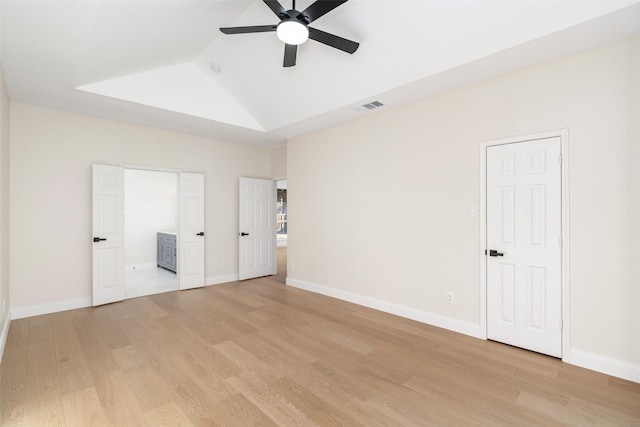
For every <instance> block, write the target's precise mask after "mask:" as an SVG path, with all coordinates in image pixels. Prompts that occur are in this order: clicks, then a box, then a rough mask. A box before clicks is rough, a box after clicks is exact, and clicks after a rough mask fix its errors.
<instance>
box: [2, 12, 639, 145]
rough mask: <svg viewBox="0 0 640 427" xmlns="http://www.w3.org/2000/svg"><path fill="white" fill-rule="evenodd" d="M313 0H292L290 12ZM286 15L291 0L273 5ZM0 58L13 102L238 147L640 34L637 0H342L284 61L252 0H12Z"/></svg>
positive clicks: (270, 20) (271, 18)
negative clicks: (248, 29)
mask: <svg viewBox="0 0 640 427" xmlns="http://www.w3.org/2000/svg"><path fill="white" fill-rule="evenodd" d="M311 3H313V1H312V0H298V2H297V5H296V6H297V8H296V9H298V10H303V9H305V8H306V7H307V6H309V5H310V4H311ZM282 4H283V6H285V8H287V9H289V8H290V7H291V0H282ZM0 12H1V16H0V25H1V26H2V33H1V36H2V51H1V60H2V67H3V70H4V73H5V80H6V83H7V88H8V91H9V96H10V97H11V99H12V100H13V101H17V102H25V103H30V104H36V105H42V106H45V107H52V108H57V109H61V110H66V111H73V112H80V113H85V114H90V115H95V116H99V117H105V118H110V119H115V120H122V121H127V122H132V123H139V124H144V125H149V126H156V127H161V128H166V129H172V130H177V131H182V132H188V133H194V134H199V135H204V136H209V137H213V138H217V139H225V140H229V141H236V142H242V143H253V144H259V145H264V146H274V145H277V144H278V143H280V142H282V141H284V140H285V139H286V138H289V137H292V136H295V135H298V134H301V133H305V132H309V131H313V130H315V129H319V128H322V127H324V126H328V125H332V124H335V123H339V122H342V121H345V120H349V119H352V118H356V117H361V115H362V114H373V112H369V111H368V110H366V109H363V108H358V107H359V106H360V105H362V104H366V103H369V102H371V101H374V100H377V101H380V102H381V103H383V104H384V105H385V107H381V108H388V107H389V106H394V105H400V104H402V103H406V102H409V101H411V100H414V99H417V98H420V97H425V96H429V95H431V94H434V93H438V92H442V91H445V90H449V89H452V88H455V87H459V86H462V85H465V84H469V83H472V82H475V81H479V80H482V79H486V78H490V77H493V76H497V75H500V74H503V73H506V72H509V71H513V70H516V69H519V68H522V67H525V66H529V65H532V64H535V63H539V62H541V61H545V60H548V59H552V58H555V57H559V56H563V55H567V54H570V53H573V52H577V51H580V50H584V49H588V48H591V47H594V46H598V45H602V44H605V43H608V42H611V41H614V40H617V39H621V38H624V37H629V36H633V35H636V34H639V33H640V24H639V23H640V3H638V2H637V1H597V0H596V1H580V0H578V1H557V0H555V1H544V0H543V1H481V0H474V1H428V0H424V1H421V0H410V1H402V0H351V1H348V2H347V3H345V4H343V5H341V6H340V7H338V8H337V9H335V10H333V11H332V12H330V13H328V14H327V15H325V16H323V17H321V18H320V19H318V20H317V21H315V22H314V23H313V25H312V26H314V27H316V28H318V29H320V30H324V31H327V32H330V33H335V34H337V35H340V36H342V37H345V38H347V39H351V40H354V41H357V42H359V43H360V48H359V49H358V50H357V51H356V52H355V53H354V54H353V55H350V54H347V53H344V52H341V51H339V50H336V49H332V48H330V47H328V46H326V45H323V44H320V43H317V42H315V41H311V40H310V41H308V42H306V43H305V44H303V45H301V46H300V47H299V49H298V58H297V65H296V66H295V67H291V68H283V66H282V60H283V51H284V46H283V44H282V42H281V41H279V40H278V38H277V37H276V35H275V33H273V32H268V33H259V34H241V35H224V34H222V33H221V32H220V31H219V27H229V26H242V25H264V24H276V23H277V22H278V17H277V16H275V15H274V13H273V12H272V11H271V10H270V9H269V8H268V7H267V6H266V5H265V4H264V2H263V1H260V0H230V1H229V0H226V1H225V0H206V1H202V0H200V1H192V0H179V1H166V0H165V1H150V0H137V1H113V0H102V1H100V0H98V1H93V0H92V1H84V0H79V1H56V0H48V1H11V0H3V1H2V4H1V10H0Z"/></svg>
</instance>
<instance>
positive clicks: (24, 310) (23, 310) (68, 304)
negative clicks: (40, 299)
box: [11, 297, 92, 319]
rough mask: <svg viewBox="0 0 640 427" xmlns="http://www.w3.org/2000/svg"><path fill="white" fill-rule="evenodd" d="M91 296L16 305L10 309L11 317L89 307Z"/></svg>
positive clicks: (20, 317) (18, 317) (22, 317)
mask: <svg viewBox="0 0 640 427" xmlns="http://www.w3.org/2000/svg"><path fill="white" fill-rule="evenodd" d="M91 303H92V299H91V297H83V298H74V299H68V300H64V301H56V302H51V303H47V304H38V305H30V306H26V307H18V308H14V309H12V310H11V318H12V319H24V318H25V317H33V316H40V315H42V314H49V313H57V312H59V311H67V310H74V309H76V308H84V307H91Z"/></svg>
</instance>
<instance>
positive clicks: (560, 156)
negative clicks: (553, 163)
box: [558, 154, 562, 166]
mask: <svg viewBox="0 0 640 427" xmlns="http://www.w3.org/2000/svg"><path fill="white" fill-rule="evenodd" d="M558 157H559V158H560V166H562V154H560V155H559V156H558Z"/></svg>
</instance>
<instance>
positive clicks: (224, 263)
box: [222, 259, 229, 267]
mask: <svg viewBox="0 0 640 427" xmlns="http://www.w3.org/2000/svg"><path fill="white" fill-rule="evenodd" d="M222 266H223V267H229V261H227V260H226V259H224V260H222Z"/></svg>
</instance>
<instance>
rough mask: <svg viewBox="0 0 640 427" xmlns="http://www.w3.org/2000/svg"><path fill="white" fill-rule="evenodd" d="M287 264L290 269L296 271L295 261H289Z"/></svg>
mask: <svg viewBox="0 0 640 427" xmlns="http://www.w3.org/2000/svg"><path fill="white" fill-rule="evenodd" d="M289 265H290V266H291V271H292V272H293V271H296V263H295V262H291V263H289Z"/></svg>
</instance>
